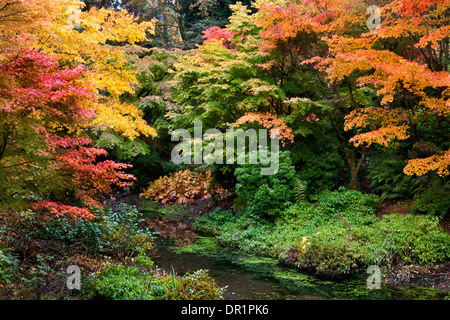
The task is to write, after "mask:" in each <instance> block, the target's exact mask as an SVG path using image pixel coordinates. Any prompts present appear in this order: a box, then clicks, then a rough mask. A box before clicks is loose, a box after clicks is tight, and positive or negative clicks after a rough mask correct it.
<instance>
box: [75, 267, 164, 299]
mask: <svg viewBox="0 0 450 320" xmlns="http://www.w3.org/2000/svg"><path fill="white" fill-rule="evenodd" d="M83 288H85V289H84V296H85V298H86V299H105V300H152V299H154V298H155V297H161V296H163V295H164V294H165V290H164V288H160V286H154V287H153V286H152V276H151V275H150V274H148V273H143V272H141V270H140V269H139V268H138V267H134V266H131V267H130V266H123V265H117V266H113V267H111V268H108V269H107V270H105V271H103V272H102V273H100V275H98V276H97V277H95V278H94V279H92V280H90V281H89V282H88V284H87V286H84V287H83ZM152 289H154V290H152Z"/></svg>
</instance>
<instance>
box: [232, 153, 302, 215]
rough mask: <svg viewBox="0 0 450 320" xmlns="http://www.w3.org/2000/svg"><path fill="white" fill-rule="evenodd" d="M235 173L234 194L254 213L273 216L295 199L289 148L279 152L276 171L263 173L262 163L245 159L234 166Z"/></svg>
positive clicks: (293, 170) (293, 173)
mask: <svg viewBox="0 0 450 320" xmlns="http://www.w3.org/2000/svg"><path fill="white" fill-rule="evenodd" d="M258 155H259V154H258ZM272 156H273V155H272ZM272 159H273V158H272ZM247 160H248V155H247ZM235 175H236V178H237V180H238V183H237V184H236V194H237V195H238V196H239V197H241V198H242V199H243V200H244V201H245V203H246V205H247V208H248V210H249V212H251V213H252V214H254V215H255V216H259V217H261V218H269V217H272V218H273V217H275V216H276V215H278V214H279V213H280V212H281V211H282V210H283V209H285V208H287V207H288V206H289V205H291V204H292V202H293V201H294V194H293V187H294V177H295V168H294V167H293V166H292V164H291V159H290V157H289V152H288V151H281V152H279V158H278V172H277V173H276V174H274V175H262V174H261V166H260V165H255V164H250V163H248V161H247V162H246V164H242V165H240V166H239V167H238V168H237V169H236V171H235Z"/></svg>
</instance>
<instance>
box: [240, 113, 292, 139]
mask: <svg viewBox="0 0 450 320" xmlns="http://www.w3.org/2000/svg"><path fill="white" fill-rule="evenodd" d="M252 122H257V123H259V124H261V125H262V126H263V127H264V128H266V129H270V137H271V138H272V139H274V138H277V137H278V139H280V141H281V143H282V145H283V146H284V145H285V144H286V141H290V142H294V134H293V133H292V129H291V128H289V127H288V126H287V125H286V124H285V123H284V119H283V118H282V117H280V118H278V117H277V115H276V114H273V113H269V112H266V113H261V112H247V113H246V114H245V115H244V116H242V117H240V118H239V119H238V120H237V121H236V125H237V126H239V125H241V124H244V123H252Z"/></svg>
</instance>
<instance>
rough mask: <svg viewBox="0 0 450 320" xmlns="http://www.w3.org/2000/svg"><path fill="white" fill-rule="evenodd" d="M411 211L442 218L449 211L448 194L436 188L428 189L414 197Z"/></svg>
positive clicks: (449, 194) (449, 201)
mask: <svg viewBox="0 0 450 320" xmlns="http://www.w3.org/2000/svg"><path fill="white" fill-rule="evenodd" d="M413 209H414V210H416V211H417V212H419V213H424V214H429V215H433V216H438V217H440V218H442V217H444V216H445V215H446V214H448V212H449V210H450V192H449V191H446V190H442V189H440V188H438V187H432V188H428V189H427V190H426V191H425V192H423V193H419V194H416V195H415V196H414V204H413Z"/></svg>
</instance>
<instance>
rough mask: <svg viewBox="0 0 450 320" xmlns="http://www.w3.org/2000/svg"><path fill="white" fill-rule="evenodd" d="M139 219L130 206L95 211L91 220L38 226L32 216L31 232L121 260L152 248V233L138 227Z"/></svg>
mask: <svg viewBox="0 0 450 320" xmlns="http://www.w3.org/2000/svg"><path fill="white" fill-rule="evenodd" d="M31 219H33V217H32V218H31ZM139 219H140V218H139V212H138V211H137V210H136V208H134V207H131V206H125V207H124V208H123V210H122V211H121V212H112V211H111V210H108V209H107V210H105V211H104V212H98V213H97V217H96V218H94V219H92V220H83V219H78V220H73V219H71V218H67V217H55V218H54V219H51V220H47V221H45V223H41V221H38V218H37V217H34V220H33V221H32V225H34V228H33V231H32V232H33V234H34V237H36V238H40V239H51V240H60V241H64V242H67V243H76V242H77V243H81V244H82V245H83V247H84V248H85V249H86V250H88V251H90V252H91V253H98V252H99V253H102V254H110V255H115V256H120V257H124V256H127V255H133V254H135V253H136V252H141V253H142V252H147V253H148V252H149V251H150V250H151V249H152V239H153V233H152V232H151V231H149V230H148V229H146V228H144V227H143V226H141V223H140V221H139Z"/></svg>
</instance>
